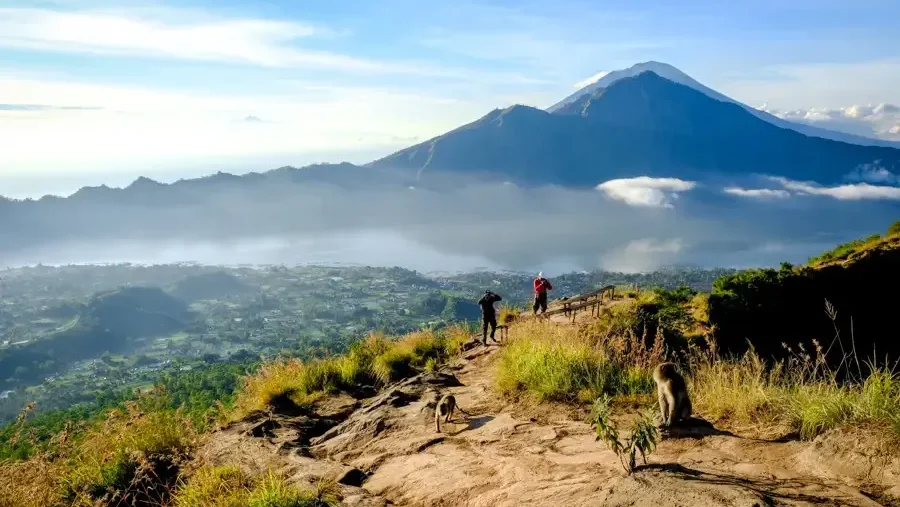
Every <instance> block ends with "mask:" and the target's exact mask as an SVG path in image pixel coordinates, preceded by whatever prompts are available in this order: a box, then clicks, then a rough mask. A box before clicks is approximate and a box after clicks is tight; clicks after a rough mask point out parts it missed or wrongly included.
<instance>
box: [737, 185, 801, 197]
mask: <svg viewBox="0 0 900 507" xmlns="http://www.w3.org/2000/svg"><path fill="white" fill-rule="evenodd" d="M725 193H726V194H731V195H737V196H740V197H752V198H755V199H772V198H776V199H785V198H787V197H790V196H791V193H790V192H788V191H787V190H780V189H778V190H776V189H771V188H741V187H728V188H726V189H725Z"/></svg>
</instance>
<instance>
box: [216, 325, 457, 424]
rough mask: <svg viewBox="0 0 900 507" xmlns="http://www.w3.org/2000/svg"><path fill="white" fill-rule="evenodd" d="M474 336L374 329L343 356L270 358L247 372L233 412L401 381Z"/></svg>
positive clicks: (441, 360) (299, 402) (449, 354)
mask: <svg viewBox="0 0 900 507" xmlns="http://www.w3.org/2000/svg"><path fill="white" fill-rule="evenodd" d="M470 337H471V331H470V330H469V329H468V328H467V327H466V326H464V325H453V326H449V327H447V328H444V329H442V330H440V331H430V330H425V331H417V332H413V333H409V334H406V335H404V336H401V337H399V338H396V339H389V338H388V337H386V336H385V335H384V334H381V333H371V334H370V335H369V336H368V337H366V338H365V339H364V340H361V341H359V342H357V343H354V344H353V345H352V346H351V347H350V350H349V351H348V352H347V354H345V355H343V356H338V357H333V358H326V359H318V360H312V361H302V360H300V359H286V360H280V361H274V362H271V363H267V364H265V365H263V366H262V367H261V368H260V369H259V371H257V372H256V373H254V374H252V375H248V376H246V377H244V379H243V384H242V386H241V388H240V389H239V391H238V395H237V398H236V400H235V408H234V410H233V412H232V413H231V414H230V417H231V418H240V417H243V416H245V415H247V414H248V413H250V412H253V411H256V410H266V409H268V408H269V407H272V406H273V405H279V404H284V403H290V404H293V405H294V406H296V407H307V406H310V405H311V404H313V403H315V402H316V401H317V400H318V399H320V398H321V397H322V396H325V395H327V394H330V393H335V392H338V391H349V392H353V391H354V390H356V389H358V388H360V387H361V386H370V387H372V386H374V387H377V386H381V385H385V384H389V383H391V382H396V381H398V380H401V379H403V378H406V377H409V376H412V375H414V374H416V373H417V372H419V371H422V370H426V369H435V368H437V367H438V365H440V364H442V363H444V362H446V361H447V360H448V359H450V358H452V357H454V356H456V355H457V354H459V352H460V351H461V350H462V349H463V346H464V344H465V343H466V342H467V341H469V340H470Z"/></svg>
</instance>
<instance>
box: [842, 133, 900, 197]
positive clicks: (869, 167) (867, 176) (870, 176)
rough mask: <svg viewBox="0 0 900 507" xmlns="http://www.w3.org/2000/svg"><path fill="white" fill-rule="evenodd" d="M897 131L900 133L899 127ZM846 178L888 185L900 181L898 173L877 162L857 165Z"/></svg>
mask: <svg viewBox="0 0 900 507" xmlns="http://www.w3.org/2000/svg"><path fill="white" fill-rule="evenodd" d="M898 133H900V129H898ZM847 179H848V180H850V181H864V182H868V183H886V184H888V185H895V184H897V183H900V175H898V174H895V173H893V172H891V171H889V170H887V169H886V168H884V167H881V166H879V165H878V164H877V163H875V164H866V165H864V166H861V167H857V168H856V169H855V170H854V171H852V172H851V173H850V174H848V175H847Z"/></svg>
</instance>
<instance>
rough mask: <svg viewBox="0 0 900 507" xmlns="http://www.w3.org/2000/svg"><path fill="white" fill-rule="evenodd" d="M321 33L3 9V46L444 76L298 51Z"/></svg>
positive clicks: (260, 24)
mask: <svg viewBox="0 0 900 507" xmlns="http://www.w3.org/2000/svg"><path fill="white" fill-rule="evenodd" d="M334 34H335V33H334V32H333V31H331V30H329V29H328V28H325V27H320V26H315V25H311V24H307V23H301V22H296V21H290V22H288V21H275V20H266V19H252V18H230V19H229V18H225V19H223V18H214V19H210V18H208V17H204V16H198V15H197V14H196V13H194V12H192V11H187V10H184V9H176V10H173V11H171V12H168V15H165V16H161V15H159V13H158V12H157V13H153V14H151V13H147V12H141V13H140V15H138V14H136V13H121V12H107V11H79V12H68V11H54V10H47V9H28V8H2V9H0V47H7V48H24V49H35V50H48V51H61V52H73V53H88V54H112V55H138V56H153V57H166V58H176V59H184V60H206V61H220V62H233V63H246V64H254V65H261V66H268V67H314V68H330V69H338V70H343V71H362V72H392V73H406V74H420V75H427V74H438V75H439V74H442V73H443V72H444V71H442V70H441V69H439V68H434V67H429V66H428V65H418V64H416V65H412V64H402V63H393V62H381V61H375V60H368V59H363V58H355V57H352V56H348V55H343V54H337V53H332V52H327V51H318V50H309V49H302V48H298V47H296V46H295V45H294V43H295V41H297V40H299V39H304V38H309V37H321V36H328V37H330V36H334Z"/></svg>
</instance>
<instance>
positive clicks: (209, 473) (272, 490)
mask: <svg viewBox="0 0 900 507" xmlns="http://www.w3.org/2000/svg"><path fill="white" fill-rule="evenodd" d="M173 503H174V507H329V506H332V505H337V504H338V501H337V498H336V497H335V495H334V494H333V493H332V487H331V485H328V484H323V485H321V486H320V487H318V488H316V489H301V488H298V487H296V486H293V485H291V484H288V483H287V481H286V480H285V478H284V477H283V476H282V475H280V474H276V473H273V472H271V471H269V472H268V473H267V474H266V475H264V476H263V477H250V476H248V475H247V474H245V473H244V472H242V471H241V470H240V469H239V468H238V467H236V466H218V467H212V466H204V467H202V468H200V469H199V470H197V472H196V473H194V475H193V476H192V477H191V478H190V479H189V480H187V481H186V482H182V483H181V484H180V485H179V487H178V489H177V491H176V492H175V494H174V502H173Z"/></svg>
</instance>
